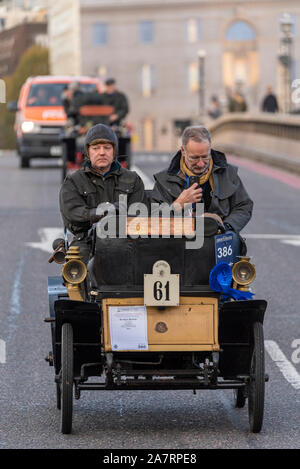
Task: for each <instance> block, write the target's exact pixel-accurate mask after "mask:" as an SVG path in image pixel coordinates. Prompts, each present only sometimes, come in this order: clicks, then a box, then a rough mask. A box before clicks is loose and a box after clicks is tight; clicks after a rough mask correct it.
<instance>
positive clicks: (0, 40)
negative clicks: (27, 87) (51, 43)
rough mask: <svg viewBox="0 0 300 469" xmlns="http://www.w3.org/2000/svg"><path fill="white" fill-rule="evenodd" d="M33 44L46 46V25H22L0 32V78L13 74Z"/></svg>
mask: <svg viewBox="0 0 300 469" xmlns="http://www.w3.org/2000/svg"><path fill="white" fill-rule="evenodd" d="M34 44H39V45H41V46H43V47H46V46H47V44H48V37H47V23H22V24H19V25H17V26H14V27H13V28H10V29H5V30H4V31H1V32H0V77H4V76H8V75H11V74H12V73H14V71H15V69H16V67H17V65H18V64H19V62H20V59H21V57H22V55H23V54H24V52H25V51H26V50H27V49H28V48H29V47H30V46H32V45H34Z"/></svg>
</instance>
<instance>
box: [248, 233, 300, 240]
mask: <svg viewBox="0 0 300 469" xmlns="http://www.w3.org/2000/svg"><path fill="white" fill-rule="evenodd" d="M241 236H245V238H248V239H278V240H290V239H292V240H296V241H300V235H295V234H294V235H289V234H247V233H241Z"/></svg>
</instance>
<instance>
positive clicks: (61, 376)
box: [45, 217, 268, 433]
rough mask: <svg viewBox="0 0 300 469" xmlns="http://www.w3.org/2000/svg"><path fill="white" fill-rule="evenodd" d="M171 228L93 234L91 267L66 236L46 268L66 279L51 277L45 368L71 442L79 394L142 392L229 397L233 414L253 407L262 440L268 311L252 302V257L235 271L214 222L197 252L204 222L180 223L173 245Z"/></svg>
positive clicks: (133, 225)
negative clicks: (228, 392) (191, 244)
mask: <svg viewBox="0 0 300 469" xmlns="http://www.w3.org/2000/svg"><path fill="white" fill-rule="evenodd" d="M164 220H165V219H164V218H159V217H157V218H155V219H154V218H149V219H147V218H139V219H136V218H127V219H126V217H125V222H124V226H125V234H126V236H116V237H114V238H111V237H110V238H104V237H100V236H99V233H97V229H98V228H97V227H94V228H93V230H92V234H91V241H92V244H91V258H90V260H89V262H88V264H87V265H85V264H84V263H83V262H82V260H81V255H80V249H79V248H78V247H76V246H72V245H71V246H69V244H68V239H67V233H66V232H65V239H62V238H61V239H58V240H56V241H55V242H54V244H53V249H54V252H53V254H52V256H51V258H50V259H49V261H50V262H51V261H52V260H54V261H56V262H57V263H60V264H62V274H61V276H56V277H49V285H48V291H49V307H50V315H49V317H48V318H46V319H45V321H46V322H49V323H50V324H51V332H52V351H51V352H50V353H49V355H48V356H47V357H46V360H47V361H48V362H49V364H50V365H52V366H54V370H55V383H56V391H57V407H58V408H59V409H60V410H61V431H62V433H70V432H71V429H72V409H73V396H74V398H75V399H79V398H80V395H81V392H82V391H87V390H99V391H105V390H106V391H109V390H142V389H143V390H153V392H154V391H155V390H180V389H190V390H192V391H193V392H194V394H196V390H202V389H212V390H218V389H232V390H233V392H234V406H235V407H243V406H244V405H245V402H246V400H247V399H248V413H249V423H250V430H251V431H252V432H259V431H260V430H261V427H262V422H263V413H264V389H265V381H267V380H268V377H267V375H266V374H265V366H264V339H263V320H264V313H265V310H266V307H267V302H266V301H265V300H264V299H253V298H252V296H253V293H251V291H250V287H249V285H250V283H251V282H252V281H253V280H254V278H255V267H254V265H253V264H252V263H251V262H250V258H249V257H247V256H241V257H240V258H239V260H238V262H234V263H233V265H230V264H231V262H229V258H228V255H230V254H231V248H230V245H228V242H229V244H230V239H229V238H230V237H228V236H227V235H226V234H224V233H222V232H221V229H220V226H219V225H218V224H217V222H216V221H215V220H214V219H209V218H205V219H204V221H203V218H202V223H203V224H204V242H203V245H202V247H200V248H198V249H191V248H187V244H186V243H187V240H188V239H189V240H190V241H192V240H193V238H192V236H193V235H195V230H196V225H197V223H200V221H199V220H198V219H196V218H191V221H190V224H189V225H188V226H186V225H184V227H182V225H180V226H179V224H178V223H179V222H177V221H176V222H175V221H174V220H173V222H170V228H169V234H170V235H169V237H164V236H162V235H163V234H164ZM169 221H170V220H169ZM180 223H181V222H180ZM119 230H120V227H119ZM180 235H182V236H180ZM224 260H225V262H223V261H224ZM91 377H93V378H92V380H91V379H90V378H91ZM95 377H98V381H95V379H97V378H95Z"/></svg>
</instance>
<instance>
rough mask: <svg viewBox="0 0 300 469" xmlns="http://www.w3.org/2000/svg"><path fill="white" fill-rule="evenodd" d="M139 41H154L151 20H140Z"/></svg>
mask: <svg viewBox="0 0 300 469" xmlns="http://www.w3.org/2000/svg"><path fill="white" fill-rule="evenodd" d="M140 41H141V42H143V43H151V42H153V41H154V24H153V21H141V22H140Z"/></svg>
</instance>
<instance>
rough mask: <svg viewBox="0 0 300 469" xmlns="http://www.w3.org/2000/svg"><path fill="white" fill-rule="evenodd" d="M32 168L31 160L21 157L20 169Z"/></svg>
mask: <svg viewBox="0 0 300 469" xmlns="http://www.w3.org/2000/svg"><path fill="white" fill-rule="evenodd" d="M29 167H30V158H25V157H24V156H23V157H20V168H22V169H24V168H29Z"/></svg>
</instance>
